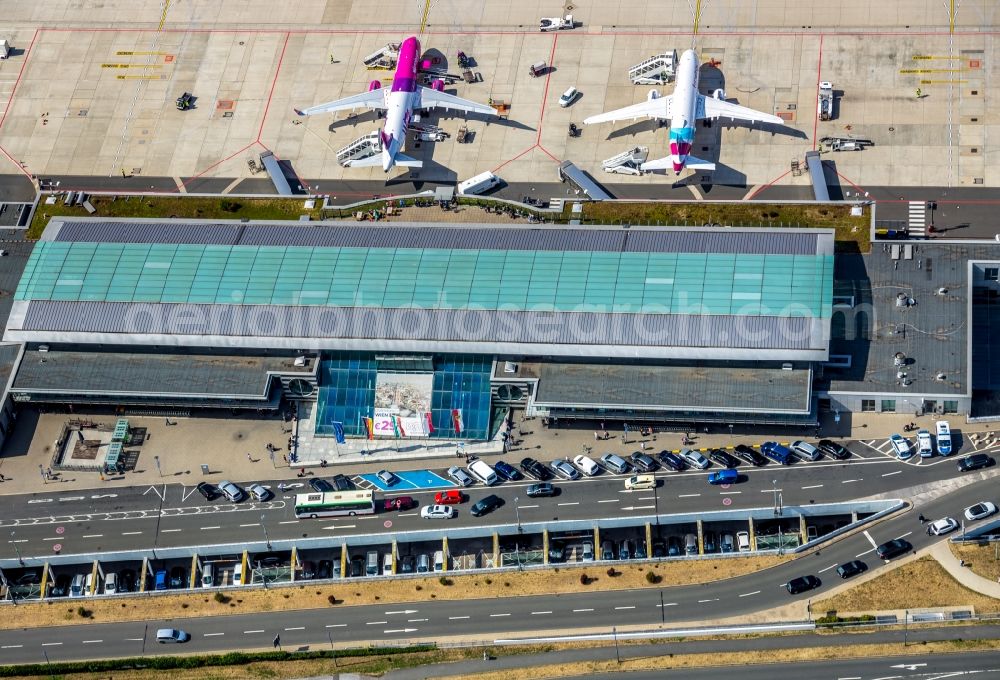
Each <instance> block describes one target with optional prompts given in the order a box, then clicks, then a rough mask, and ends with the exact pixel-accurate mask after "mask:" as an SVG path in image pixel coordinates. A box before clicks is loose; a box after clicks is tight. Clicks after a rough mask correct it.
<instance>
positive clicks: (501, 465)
mask: <svg viewBox="0 0 1000 680" xmlns="http://www.w3.org/2000/svg"><path fill="white" fill-rule="evenodd" d="M493 469H494V470H495V471H496V473H497V474H498V475H499V476H501V477H503V478H504V479H506V480H507V481H508V482H516V481H517V480H519V479H522V478H523V475H522V474H521V473H520V472H518V471H517V468H516V467H514V466H513V465H511V464H510V463H508V462H507V461H503V460H498V461H497V462H496V463H494V464H493Z"/></svg>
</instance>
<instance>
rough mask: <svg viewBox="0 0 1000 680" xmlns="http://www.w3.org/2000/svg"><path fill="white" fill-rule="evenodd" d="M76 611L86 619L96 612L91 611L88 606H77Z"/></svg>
mask: <svg viewBox="0 0 1000 680" xmlns="http://www.w3.org/2000/svg"><path fill="white" fill-rule="evenodd" d="M76 613H77V615H78V616H80V617H81V618H84V619H89V618H90V617H91V616H93V615H94V612H92V611H90V610H89V609H87V608H86V607H77V608H76Z"/></svg>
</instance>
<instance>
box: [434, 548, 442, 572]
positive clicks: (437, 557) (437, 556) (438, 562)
mask: <svg viewBox="0 0 1000 680" xmlns="http://www.w3.org/2000/svg"><path fill="white" fill-rule="evenodd" d="M434 571H444V552H442V551H441V550H435V551H434Z"/></svg>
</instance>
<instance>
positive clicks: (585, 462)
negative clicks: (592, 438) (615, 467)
mask: <svg viewBox="0 0 1000 680" xmlns="http://www.w3.org/2000/svg"><path fill="white" fill-rule="evenodd" d="M573 465H575V466H577V467H578V468H580V472H582V473H583V474H585V475H587V476H588V477H593V476H594V475H596V474H597V473H598V472H600V471H601V467H600V466H599V465H598V464H597V463H596V462H595V461H594V459H593V458H590V457H588V456H584V455H579V456H577V457H576V458H574V459H573Z"/></svg>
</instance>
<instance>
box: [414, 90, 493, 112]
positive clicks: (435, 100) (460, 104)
mask: <svg viewBox="0 0 1000 680" xmlns="http://www.w3.org/2000/svg"><path fill="white" fill-rule="evenodd" d="M432 107H438V108H442V109H445V110H446V111H451V110H455V111H464V112H466V113H482V114H485V115H488V116H495V115H497V110H496V109H494V108H493V107H492V106H487V105H486V104H480V103H478V102H474V101H470V100H468V99H462V98H461V97H456V96H455V95H452V94H445V93H444V92H438V91H437V90H435V89H433V88H430V87H421V88H420V106H419V107H415V108H422V109H429V108H432Z"/></svg>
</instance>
